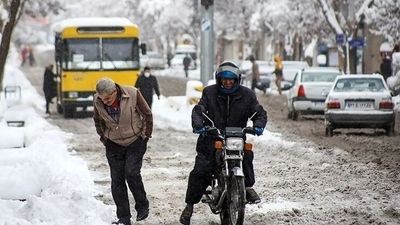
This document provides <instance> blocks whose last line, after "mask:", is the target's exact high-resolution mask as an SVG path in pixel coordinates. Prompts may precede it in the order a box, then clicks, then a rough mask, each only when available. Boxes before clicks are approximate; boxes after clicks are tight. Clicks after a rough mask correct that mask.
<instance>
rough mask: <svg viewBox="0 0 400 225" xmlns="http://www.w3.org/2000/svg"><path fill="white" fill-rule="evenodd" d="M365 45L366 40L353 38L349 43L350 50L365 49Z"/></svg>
mask: <svg viewBox="0 0 400 225" xmlns="http://www.w3.org/2000/svg"><path fill="white" fill-rule="evenodd" d="M364 45H365V41H364V38H353V39H351V40H350V41H349V46H350V48H363V47H364Z"/></svg>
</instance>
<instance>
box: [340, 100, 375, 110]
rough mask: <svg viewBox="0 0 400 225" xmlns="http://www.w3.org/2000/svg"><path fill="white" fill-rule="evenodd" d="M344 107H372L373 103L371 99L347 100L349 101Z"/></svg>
mask: <svg viewBox="0 0 400 225" xmlns="http://www.w3.org/2000/svg"><path fill="white" fill-rule="evenodd" d="M346 108H348V109H373V108H374V103H373V102H371V101H368V102H355V101H349V102H346Z"/></svg>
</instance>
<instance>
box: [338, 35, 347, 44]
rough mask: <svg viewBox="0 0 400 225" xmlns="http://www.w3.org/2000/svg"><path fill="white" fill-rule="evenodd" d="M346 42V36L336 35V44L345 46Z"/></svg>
mask: <svg viewBox="0 0 400 225" xmlns="http://www.w3.org/2000/svg"><path fill="white" fill-rule="evenodd" d="M345 42H346V35H344V34H336V44H338V45H344V43H345Z"/></svg>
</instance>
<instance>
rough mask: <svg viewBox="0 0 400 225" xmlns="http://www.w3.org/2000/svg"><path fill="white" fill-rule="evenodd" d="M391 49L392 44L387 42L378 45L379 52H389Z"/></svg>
mask: <svg viewBox="0 0 400 225" xmlns="http://www.w3.org/2000/svg"><path fill="white" fill-rule="evenodd" d="M392 49H393V46H392V45H391V44H390V43H389V42H383V43H382V44H381V46H380V47H379V51H380V52H391V51H392Z"/></svg>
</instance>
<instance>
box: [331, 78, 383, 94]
mask: <svg viewBox="0 0 400 225" xmlns="http://www.w3.org/2000/svg"><path fill="white" fill-rule="evenodd" d="M383 90H385V86H384V84H383V83H382V79H379V78H348V79H339V80H338V81H337V83H336V85H335V87H334V91H337V92H348V91H357V92H371V91H372V92H379V91H383Z"/></svg>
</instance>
